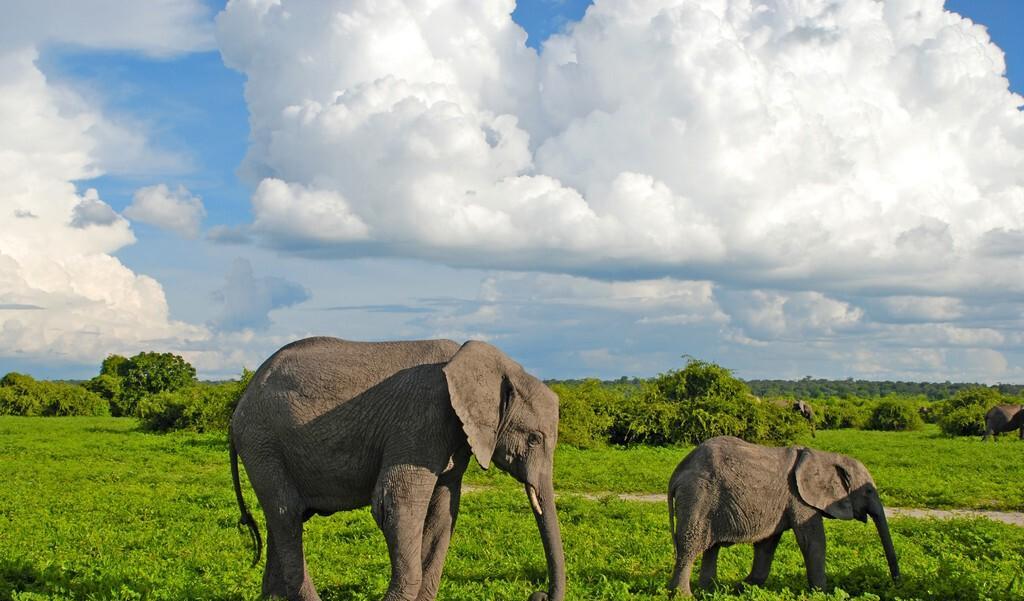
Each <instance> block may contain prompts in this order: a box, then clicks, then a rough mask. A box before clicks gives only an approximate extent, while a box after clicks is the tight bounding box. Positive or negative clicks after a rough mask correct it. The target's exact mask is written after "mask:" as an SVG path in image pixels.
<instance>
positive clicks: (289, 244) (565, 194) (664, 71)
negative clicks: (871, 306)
mask: <svg viewBox="0 0 1024 601" xmlns="http://www.w3.org/2000/svg"><path fill="white" fill-rule="evenodd" d="M513 8H514V3H513V2H511V1H505V2H490V3H478V2H472V1H470V0H447V1H444V2H433V3H413V4H411V5H410V4H403V3H375V2H369V1H356V2H351V3H347V4H344V5H338V4H336V3H330V2H304V3H291V2H287V1H284V2H277V3H266V2H255V1H242V2H233V3H231V4H230V5H229V6H228V7H227V8H226V10H225V11H224V12H223V13H221V14H220V15H219V16H218V39H219V42H220V45H221V49H222V53H223V56H224V58H225V61H226V62H227V63H228V64H229V65H230V66H232V67H234V68H236V69H238V70H241V71H243V72H244V73H245V74H246V76H247V87H246V98H247V101H248V104H249V108H250V112H251V115H252V120H251V122H252V125H253V135H252V140H253V142H252V145H251V147H250V150H249V154H248V157H247V159H246V165H245V171H246V173H248V174H249V175H250V177H252V178H254V180H256V181H257V182H262V183H260V189H259V191H258V192H257V194H256V195H255V196H254V198H253V209H254V213H255V215H256V221H255V224H256V225H257V226H258V227H257V230H258V231H259V232H260V234H261V235H262V236H263V241H264V242H265V243H267V244H269V245H272V246H277V247H280V248H284V249H288V250H293V251H295V252H300V253H307V254H310V253H312V254H318V255H331V254H337V255H345V254H374V253H379V254H398V255H407V256H419V257H428V258H431V259H437V260H442V261H445V262H448V263H451V264H457V265H463V264H472V265H478V266H489V267H501V268H520V269H523V268H526V269H545V270H554V271H565V272H573V273H583V274H586V273H591V274H601V275H604V276H606V277H616V278H619V277H626V276H624V274H636V273H645V274H649V275H655V276H658V275H685V276H697V277H700V278H707V277H712V278H717V277H718V276H717V275H716V274H717V273H719V272H721V271H724V270H728V272H729V275H728V277H729V278H732V279H734V280H737V281H738V282H739V283H741V284H742V285H745V286H751V287H752V286H765V285H768V286H771V285H780V284H784V285H786V286H801V285H803V286H805V287H811V286H813V287H816V288H823V289H830V290H835V289H843V290H850V289H851V288H857V289H869V288H870V289H875V288H885V289H892V288H901V289H904V290H907V289H909V290H916V291H918V292H927V293H928V294H935V293H939V292H945V293H956V292H962V291H967V290H970V289H972V288H973V287H974V286H976V285H977V284H978V282H979V281H981V280H982V279H983V278H984V279H986V281H989V282H992V280H993V279H995V280H996V281H995V283H996V284H997V285H1001V286H1006V287H1009V288H1012V289H1015V290H1020V289H1021V286H1022V284H1021V282H1022V281H1024V280H1022V278H1021V276H1022V275H1024V273H1022V272H1021V269H1022V268H1021V266H1020V262H1019V261H1016V260H1014V257H1015V256H1016V255H1013V256H1012V257H1007V255H1006V253H1005V249H1006V248H1007V245H1008V244H1013V241H1014V240H1015V239H1014V238H1012V237H1008V236H1006V235H1000V234H999V232H1012V231H1021V230H1024V223H1022V220H1024V212H1022V211H1021V210H1020V207H1021V203H1022V202H1024V182H1022V180H1021V176H1020V173H1022V172H1024V115H1022V113H1021V111H1020V110H1019V109H1018V107H1019V106H1020V105H1021V104H1022V103H1024V99H1022V98H1021V97H1019V96H1016V95H1014V94H1011V93H1010V92H1009V91H1008V88H1007V81H1006V79H1005V78H1004V77H1003V71H1004V62H1003V55H1002V52H1001V51H1000V50H999V49H998V48H997V47H996V46H995V45H993V44H992V43H991V41H990V40H989V38H988V36H987V33H986V32H985V30H984V28H983V27H980V26H978V25H975V24H973V23H971V22H970V21H968V20H966V19H963V18H961V17H960V16H958V15H955V14H953V13H949V12H946V11H945V10H943V8H942V2H941V0H918V1H901V2H886V3H881V2H876V1H874V0H850V1H848V2H843V3H835V2H826V1H825V0H816V1H811V2H781V1H774V0H762V1H759V2H749V3H722V2H717V1H710V0H705V1H695V0H659V1H656V2H642V3H636V2H625V1H622V0H605V1H602V2H597V3H596V4H595V5H594V6H592V7H590V8H589V10H588V11H587V14H586V16H585V17H584V18H583V20H582V21H581V22H579V23H575V24H573V25H572V26H570V27H569V29H568V31H567V33H566V34H564V35H558V36H554V37H553V38H551V39H549V40H548V41H547V42H546V43H545V45H544V47H543V50H542V51H541V52H540V53H539V54H538V53H535V52H534V51H533V50H531V49H529V48H527V47H526V46H525V45H524V42H525V33H524V32H523V31H522V29H520V28H519V27H518V26H517V25H516V24H515V23H513V22H512V20H511V18H510V16H509V13H510V12H511V10H512V9H513ZM451 32H460V34H459V35H452V34H451ZM290 212H294V213H295V214H297V215H299V216H300V218H299V219H297V220H295V221H293V222H288V221H287V220H285V219H283V218H282V216H283V215H287V214H288V213H290ZM327 214H331V215H334V216H336V220H335V221H330V220H324V219H322V218H321V217H325V216H326V215H327ZM993 241H995V242H993ZM993 244H994V245H995V248H996V252H993ZM634 277H635V276H634Z"/></svg>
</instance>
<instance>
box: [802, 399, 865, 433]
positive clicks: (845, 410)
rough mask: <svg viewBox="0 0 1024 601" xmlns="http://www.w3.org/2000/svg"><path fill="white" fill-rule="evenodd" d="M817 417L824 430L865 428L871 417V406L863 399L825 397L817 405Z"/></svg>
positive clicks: (819, 425) (820, 426)
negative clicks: (856, 400)
mask: <svg viewBox="0 0 1024 601" xmlns="http://www.w3.org/2000/svg"><path fill="white" fill-rule="evenodd" d="M816 410H817V413H815V419H816V420H817V423H818V427H819V428H821V429H822V430H837V429H840V428H858V429H860V428H863V427H864V425H865V424H867V422H868V419H869V418H870V417H871V408H870V407H869V406H868V405H866V404H865V403H864V402H863V401H861V402H860V403H856V402H854V401H853V400H852V399H836V398H831V399H823V400H821V401H819V402H818V404H817V406H816Z"/></svg>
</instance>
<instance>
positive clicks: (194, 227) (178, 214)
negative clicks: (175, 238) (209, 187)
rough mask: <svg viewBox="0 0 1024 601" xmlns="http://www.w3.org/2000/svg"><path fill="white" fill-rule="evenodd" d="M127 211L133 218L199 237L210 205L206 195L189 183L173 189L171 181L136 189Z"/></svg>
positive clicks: (180, 234) (185, 236) (126, 213)
mask: <svg viewBox="0 0 1024 601" xmlns="http://www.w3.org/2000/svg"><path fill="white" fill-rule="evenodd" d="M124 214H125V216H126V217H128V218H129V219H134V220H135V221H141V222H143V223H148V224H150V225H155V226H156V227H159V228H161V229H165V230H170V231H172V232H175V233H177V234H178V235H179V236H182V237H184V238H195V237H196V236H198V235H199V226H200V225H201V224H202V221H203V218H204V217H206V209H205V208H204V207H203V201H202V199H201V198H199V197H198V196H194V195H193V194H192V193H191V192H189V191H188V189H187V188H185V186H178V187H177V189H175V190H171V189H170V188H168V187H167V184H157V185H155V186H147V187H145V188H139V189H138V190H136V191H135V194H133V195H132V204H130V205H129V206H128V207H127V208H126V209H125V210H124Z"/></svg>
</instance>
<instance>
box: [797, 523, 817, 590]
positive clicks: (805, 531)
mask: <svg viewBox="0 0 1024 601" xmlns="http://www.w3.org/2000/svg"><path fill="white" fill-rule="evenodd" d="M793 533H794V534H796V542H797V545H799V546H800V552H801V553H802V554H803V556H804V565H805V567H806V568H807V582H808V583H809V584H810V585H811V588H816V589H822V590H824V588H825V524H824V522H823V520H822V517H821V514H820V513H815V514H814V515H813V516H811V517H808V518H806V519H805V520H803V521H802V522H801V523H799V524H797V525H795V526H794V527H793Z"/></svg>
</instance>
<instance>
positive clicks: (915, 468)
mask: <svg viewBox="0 0 1024 601" xmlns="http://www.w3.org/2000/svg"><path fill="white" fill-rule="evenodd" d="M801 444H804V445H807V446H811V447H815V448H819V449H824V450H828V451H835V452H838V453H846V454H848V455H851V456H853V457H855V458H857V459H859V460H860V461H862V462H863V463H864V465H866V466H867V468H868V470H870V471H871V474H872V475H873V476H874V478H875V482H876V483H877V484H878V488H879V490H880V491H881V493H882V501H883V502H884V503H886V504H887V505H890V506H892V507H928V508H941V509H946V508H968V509H994V510H1002V511H1024V442H1021V441H1020V440H1017V439H1016V438H1014V437H1011V436H1008V435H1003V436H1002V437H1001V438H1000V440H999V442H997V443H992V442H985V443H982V442H981V440H980V439H979V438H978V437H973V436H972V437H957V438H949V437H946V436H943V435H942V434H941V433H940V432H939V430H938V428H937V427H935V426H932V425H928V426H925V428H924V429H923V430H919V431H916V432H872V431H867V430H825V431H819V432H818V436H817V438H813V439H811V438H808V439H806V440H803V441H801ZM691 448H692V447H678V448H651V447H637V448H631V449H620V448H607V449H592V450H578V449H574V448H571V447H561V448H559V449H558V454H557V456H556V459H555V462H556V475H555V477H556V488H557V489H558V490H559V491H564V492H568V491H579V492H599V491H609V492H617V493H634V492H635V493H663V492H665V490H666V489H667V487H668V478H669V476H670V475H671V474H672V470H674V469H675V467H676V465H678V464H679V462H680V461H682V459H683V457H685V456H686V454H687V453H688V452H689V451H690V449H691ZM495 480H496V479H495V478H493V477H491V475H490V474H483V473H482V472H480V471H479V470H478V469H477V470H476V471H470V472H469V473H468V475H467V482H470V483H473V484H489V483H493V482H494V481H495Z"/></svg>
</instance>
